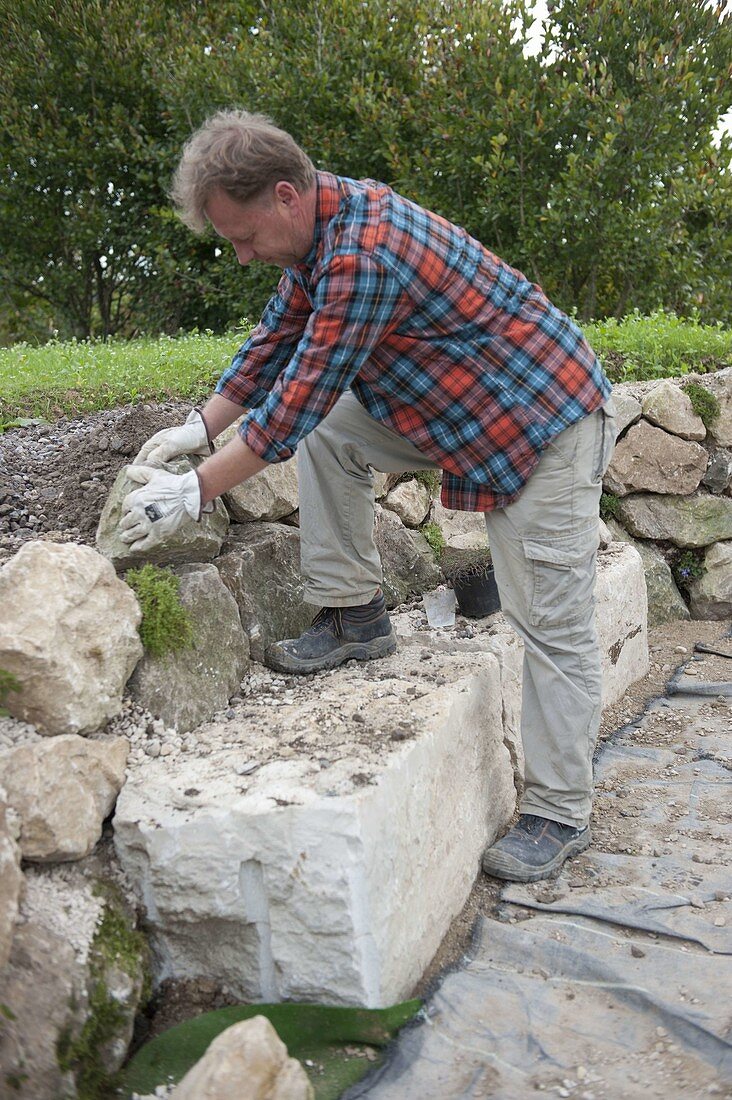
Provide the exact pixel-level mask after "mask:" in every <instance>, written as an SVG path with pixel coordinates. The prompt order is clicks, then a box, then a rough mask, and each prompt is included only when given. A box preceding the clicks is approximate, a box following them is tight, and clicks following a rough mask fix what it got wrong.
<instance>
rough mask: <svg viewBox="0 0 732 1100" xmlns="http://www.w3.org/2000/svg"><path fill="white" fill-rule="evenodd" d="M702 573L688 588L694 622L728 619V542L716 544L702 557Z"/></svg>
mask: <svg viewBox="0 0 732 1100" xmlns="http://www.w3.org/2000/svg"><path fill="white" fill-rule="evenodd" d="M704 566H705V570H706V572H705V573H704V575H703V576H701V577H699V578H698V579H696V580H694V581H692V583H691V584H690V585H689V599H690V603H691V614H692V618H694V619H728V618H730V616H732V542H716V543H715V544H714V546H710V547H709V549H708V550H707V552H706V555H705V557H704Z"/></svg>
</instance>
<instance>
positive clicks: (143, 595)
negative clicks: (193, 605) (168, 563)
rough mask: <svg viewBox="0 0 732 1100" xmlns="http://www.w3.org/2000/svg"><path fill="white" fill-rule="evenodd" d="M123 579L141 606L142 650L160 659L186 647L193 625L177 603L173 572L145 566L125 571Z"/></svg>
mask: <svg viewBox="0 0 732 1100" xmlns="http://www.w3.org/2000/svg"><path fill="white" fill-rule="evenodd" d="M125 580H126V581H127V584H129V586H130V588H131V589H132V591H133V592H134V593H135V595H136V596H137V599H138V601H139V603H140V609H141V611H142V622H141V623H140V638H141V639H142V644H143V645H144V647H145V651H146V652H147V653H149V654H150V655H151V656H152V657H162V656H163V655H164V654H166V653H175V652H178V651H179V650H181V649H186V648H189V647H190V646H191V645H192V642H193V625H192V623H191V620H190V617H189V615H188V613H187V612H186V610H185V608H184V607H183V605H182V604H181V602H180V595H179V593H180V580H179V579H178V577H176V575H175V573H173V572H172V571H171V570H170V569H161V568H160V567H159V566H157V565H151V564H148V565H143V566H142V568H141V569H128V571H127V573H126V575H125Z"/></svg>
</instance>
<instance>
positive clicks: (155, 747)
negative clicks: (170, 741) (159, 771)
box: [144, 737, 161, 756]
mask: <svg viewBox="0 0 732 1100" xmlns="http://www.w3.org/2000/svg"><path fill="white" fill-rule="evenodd" d="M160 748H161V745H160V742H159V741H158V739H157V737H154V738H153V739H152V741H148V743H147V744H146V745H145V746H144V749H145V752H146V753H147V755H148V756H160Z"/></svg>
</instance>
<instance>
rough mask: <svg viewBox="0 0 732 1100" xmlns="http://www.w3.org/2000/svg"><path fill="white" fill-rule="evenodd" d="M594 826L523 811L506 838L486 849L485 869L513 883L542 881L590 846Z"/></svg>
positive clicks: (484, 856)
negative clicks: (578, 826) (582, 826)
mask: <svg viewBox="0 0 732 1100" xmlns="http://www.w3.org/2000/svg"><path fill="white" fill-rule="evenodd" d="M591 840H592V836H591V834H590V827H589V825H586V826H585V827H584V829H577V828H575V827H574V825H563V824H562V823H561V822H559V821H549V820H548V819H547V818H546V817H537V816H536V815H535V814H521V817H520V818H519V819H518V821H517V822H516V824H515V825H514V827H513V828H512V829H509V831H508V832H507V833H506V835H505V836H504V837H501V839H500V840H498V841H496V843H495V844H492V845H491V847H490V848H486V850H485V852H484V853H483V870H484V871H485V873H486V874H487V875H494V876H495V877H496V878H505V879H510V880H511V881H512V882H538V881H539V879H542V878H549V877H550V876H551V875H553V874H554V873H555V872H556V871H559V869H560V867H561V866H562V864H563V863H564V861H565V859H568V858H569V857H570V856H576V855H577V854H578V853H579V852H584V850H585V848H587V847H589V844H590V842H591Z"/></svg>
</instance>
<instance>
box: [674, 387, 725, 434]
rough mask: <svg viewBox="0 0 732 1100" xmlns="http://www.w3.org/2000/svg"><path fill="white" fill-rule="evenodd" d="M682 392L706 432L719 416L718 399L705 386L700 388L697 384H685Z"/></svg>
mask: <svg viewBox="0 0 732 1100" xmlns="http://www.w3.org/2000/svg"><path fill="white" fill-rule="evenodd" d="M683 390H684V393H685V394H686V396H687V397H688V398H689V400H690V401H691V407H692V409H693V410H694V412H695V413H696V415H697V416H698V417H699V419H700V420H701V422H702V424H703V425H704V427H705V428H706V429H707V431H708V430H709V428H710V427H711V426H712V424H713V423H714V421H715V420H716V419H717V417H718V416H719V401H718V399H717V398H716V397H715V395H714V394H713V393H711V392H710V390H708V389H707V388H706V387H705V386H700V385H699V383H698V382H687V383H686V385H685V386H684V387H683Z"/></svg>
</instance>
